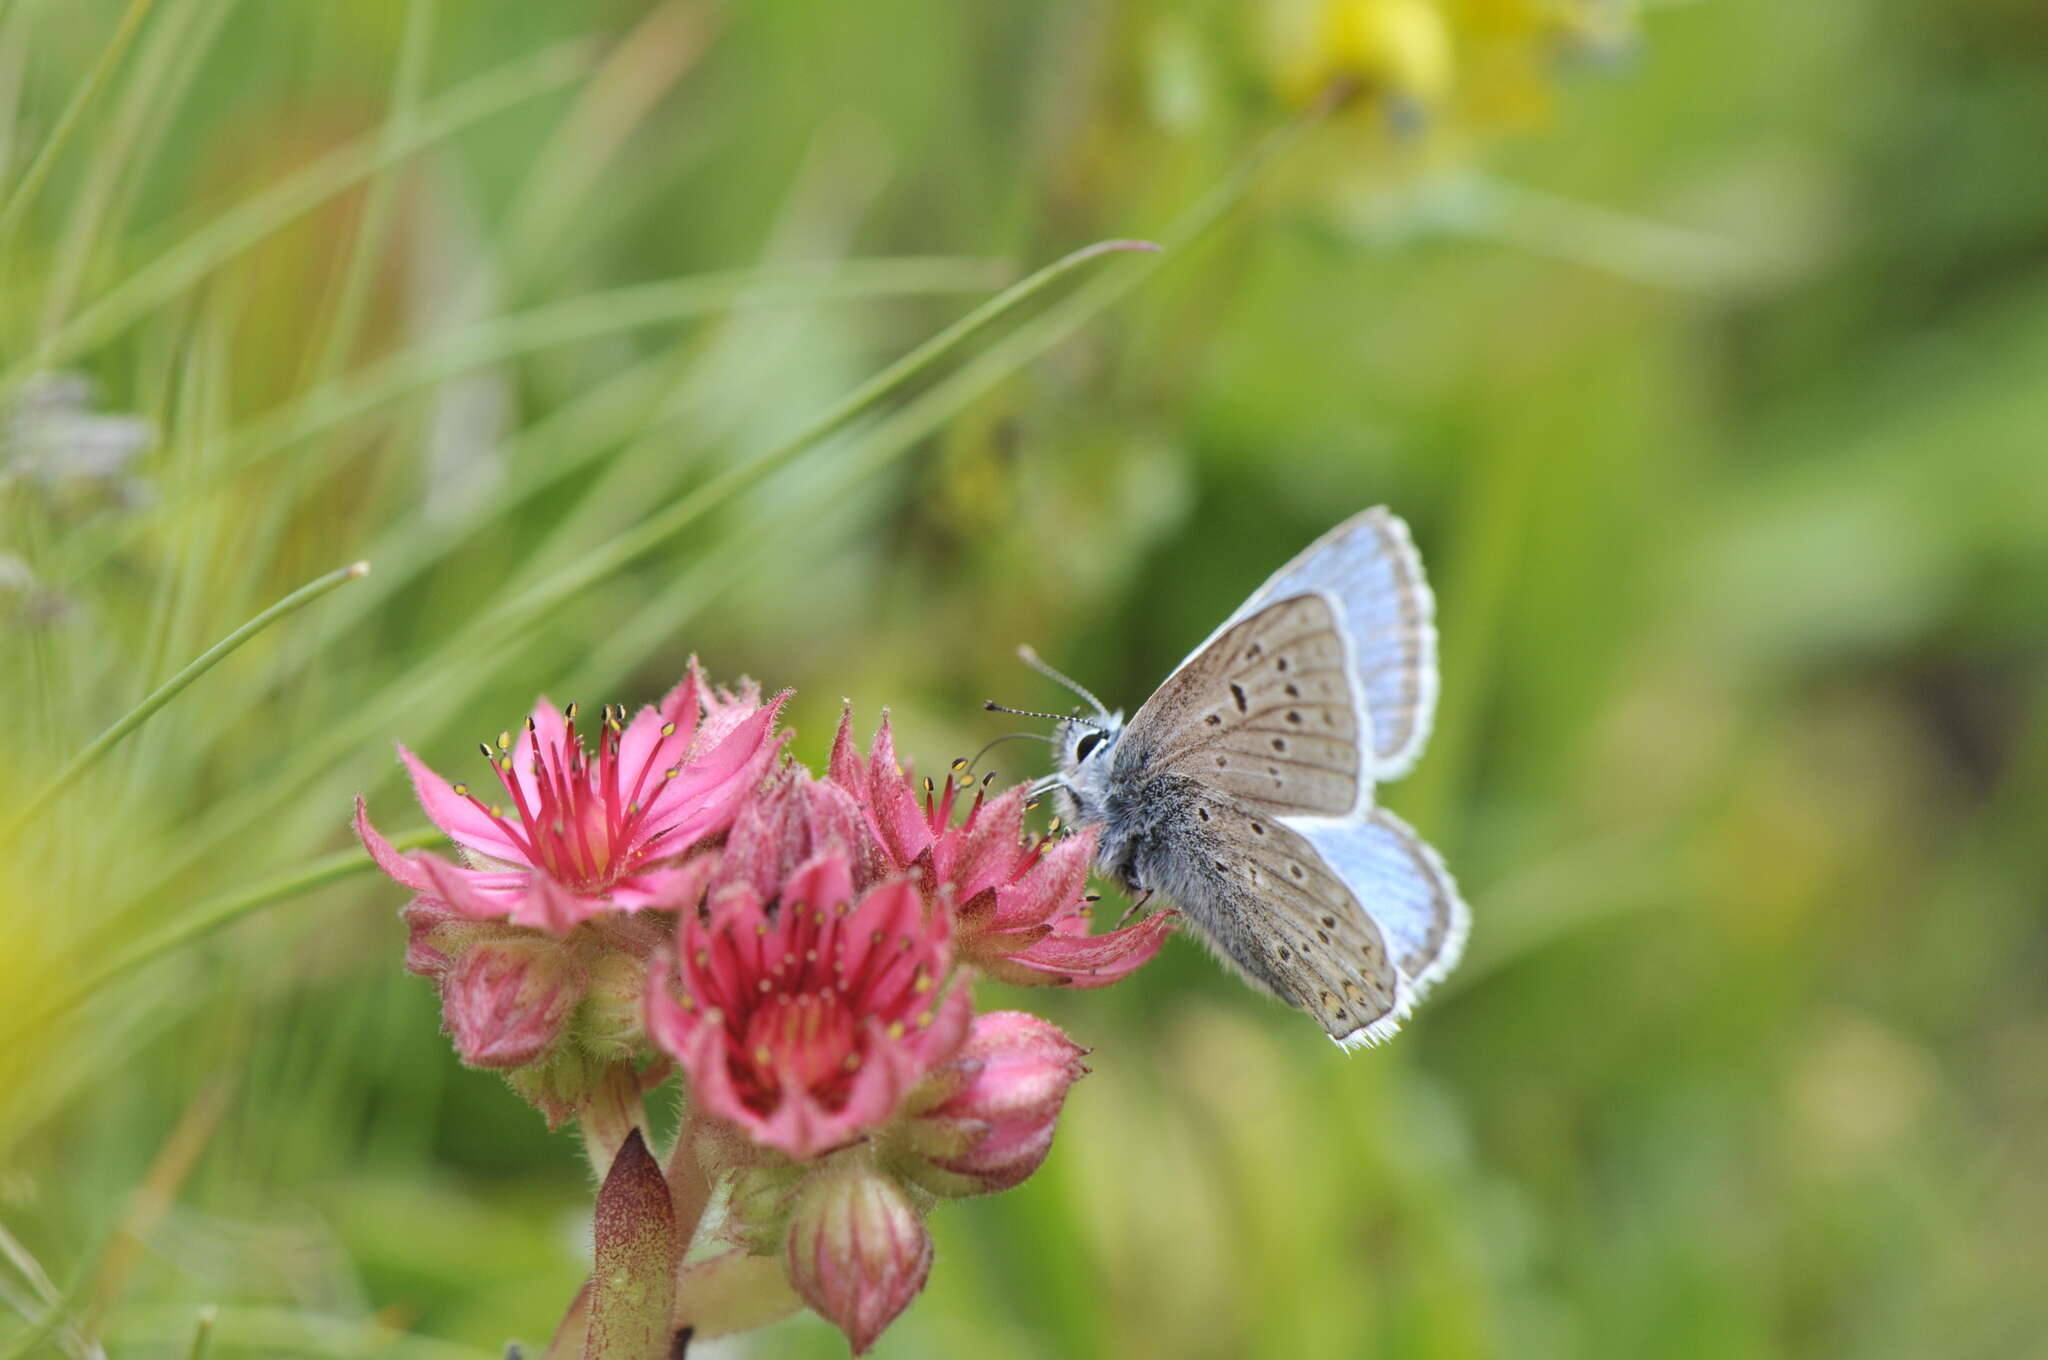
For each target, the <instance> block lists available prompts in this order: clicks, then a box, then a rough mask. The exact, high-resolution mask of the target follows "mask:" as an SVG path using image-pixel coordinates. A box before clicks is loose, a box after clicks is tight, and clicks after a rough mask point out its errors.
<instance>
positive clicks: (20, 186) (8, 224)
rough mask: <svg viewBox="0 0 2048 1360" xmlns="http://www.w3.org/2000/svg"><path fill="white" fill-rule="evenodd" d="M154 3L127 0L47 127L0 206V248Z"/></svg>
mask: <svg viewBox="0 0 2048 1360" xmlns="http://www.w3.org/2000/svg"><path fill="white" fill-rule="evenodd" d="M155 4H156V0H130V3H129V5H128V9H127V11H126V12H125V13H124V14H122V16H121V22H120V23H119V24H118V25H116V26H115V28H114V35H113V37H111V38H109V39H108V40H107V46H106V50H105V51H103V52H101V53H100V59H99V60H98V61H96V62H94V63H93V68H92V74H90V75H88V76H87V77H86V78H85V84H83V85H81V86H79V87H78V90H77V91H76V92H75V93H74V94H73V95H72V96H71V100H70V102H69V103H67V104H66V105H65V106H64V112H63V113H61V114H59V115H58V116H57V125H56V126H55V127H54V128H52V129H51V130H50V137H49V140H48V141H46V142H44V143H43V147H42V150H40V151H38V152H37V153H36V157H35V159H34V160H32V161H30V162H29V166H28V169H27V170H26V171H24V172H23V173H22V176H21V179H20V181H19V182H18V183H16V184H15V186H14V192H13V193H11V194H9V195H8V196H7V199H6V202H5V204H4V206H0V247H4V246H5V245H6V244H7V240H8V238H9V237H10V236H12V235H13V234H14V229H15V228H16V227H17V226H19V225H20V223H21V219H22V215H23V214H24V213H26V212H27V211H28V206H29V204H30V203H32V202H34V201H35V196H36V191H37V190H39V189H41V188H42V187H43V181H44V180H45V179H47V178H49V174H50V169H51V167H52V166H54V165H55V164H56V163H57V158H58V157H59V156H61V155H62V154H63V152H64V145H65V143H66V142H69V141H70V140H71V134H72V133H73V132H75V131H77V130H78V124H79V121H80V120H81V119H83V118H84V117H85V111H86V110H87V109H88V108H91V107H92V103H93V100H94V99H96V98H98V97H99V92H100V89H101V87H102V86H104V85H105V84H106V83H107V78H108V77H109V76H111V75H113V73H114V68H115V67H116V66H119V65H120V64H121V58H122V56H124V55H125V54H126V53H127V51H128V44H130V43H131V42H133V41H134V40H135V35H136V33H137V32H139V31H140V30H141V28H142V21H143V20H144V19H146V18H148V17H149V11H150V8H151V7H152V6H153V5H155Z"/></svg>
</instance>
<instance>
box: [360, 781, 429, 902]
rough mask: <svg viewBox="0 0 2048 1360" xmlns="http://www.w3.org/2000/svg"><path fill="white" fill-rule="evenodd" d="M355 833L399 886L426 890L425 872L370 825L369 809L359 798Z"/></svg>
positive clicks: (364, 847) (377, 863)
mask: <svg viewBox="0 0 2048 1360" xmlns="http://www.w3.org/2000/svg"><path fill="white" fill-rule="evenodd" d="M356 835H357V837H358V838H360V839H361V841H362V842H363V849H365V850H367V851H369V852H370V859H371V860H372V861H373V862H374V863H375V864H376V866H377V867H378V868H379V869H382V870H383V871H384V872H385V873H386V874H388V875H390V877H391V878H392V879H393V880H395V881H396V882H397V883H398V885H399V886H400V887H403V888H410V889H412V890H413V891H414V892H416V893H420V892H426V891H427V876H426V874H424V873H422V872H421V871H420V870H419V869H418V868H416V867H415V866H414V865H413V862H412V861H411V860H409V859H407V858H406V857H405V856H404V855H401V854H399V853H398V850H397V848H396V847H395V846H393V845H392V844H391V842H390V841H387V840H385V839H384V837H383V836H381V835H379V834H378V832H377V828H376V827H374V826H371V825H370V810H369V808H367V807H365V806H364V805H363V800H362V799H361V798H357V799H356Z"/></svg>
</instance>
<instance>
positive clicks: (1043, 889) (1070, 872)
mask: <svg viewBox="0 0 2048 1360" xmlns="http://www.w3.org/2000/svg"><path fill="white" fill-rule="evenodd" d="M1094 854H1095V834H1094V830H1093V828H1090V829H1089V830H1087V831H1084V832H1082V833H1081V834H1079V835H1075V836H1068V837H1067V838H1066V839H1064V840H1061V841H1059V842H1057V843H1055V844H1054V845H1053V846H1052V847H1051V848H1050V849H1048V850H1047V851H1046V852H1045V853H1044V854H1042V855H1040V856H1039V859H1038V863H1036V864H1034V865H1032V866H1031V868H1030V870H1029V871H1027V872H1026V873H1025V874H1024V876H1023V877H1022V878H1020V879H1018V880H1017V881H1016V882H1015V883H1011V884H1007V885H1005V886H1003V887H1000V888H998V889H996V911H995V915H994V916H993V917H992V918H991V919H990V924H991V925H992V926H994V927H995V928H996V929H998V930H1003V929H1010V928H1012V927H1016V926H1022V925H1036V924H1039V923H1040V922H1044V921H1050V920H1052V919H1053V918H1054V917H1056V916H1061V915H1067V914H1071V913H1072V912H1073V910H1074V908H1075V907H1077V906H1079V905H1080V903H1081V893H1082V890H1083V889H1084V888H1086V887H1087V885H1088V861H1089V860H1090V859H1091V858H1093V857H1094ZM1080 919H1085V918H1080ZM1084 928H1085V927H1084Z"/></svg>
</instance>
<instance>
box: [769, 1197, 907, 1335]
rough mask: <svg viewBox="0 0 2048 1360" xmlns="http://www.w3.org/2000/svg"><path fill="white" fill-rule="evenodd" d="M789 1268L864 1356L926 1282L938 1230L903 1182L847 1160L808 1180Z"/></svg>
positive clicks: (786, 1261) (786, 1254)
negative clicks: (933, 1229) (933, 1236)
mask: <svg viewBox="0 0 2048 1360" xmlns="http://www.w3.org/2000/svg"><path fill="white" fill-rule="evenodd" d="M783 1267H784V1269H785V1270H787V1271H788V1273H789V1282H790V1283H791V1284H792V1285H794V1286H796V1291H797V1293H798V1294H800V1295H802V1296H803V1300H804V1302H805V1303H808V1304H809V1305H810V1306H811V1307H812V1308H813V1309H815V1310H816V1311H817V1312H818V1313H819V1314H820V1315H822V1316H823V1317H824V1318H825V1319H826V1320H827V1321H829V1322H830V1323H832V1325H833V1326H835V1327H837V1328H838V1329H839V1330H840V1331H842V1332H844V1333H846V1340H847V1343H848V1344H849V1345H851V1346H852V1347H853V1353H854V1354H855V1355H862V1354H865V1353H866V1352H867V1349H868V1348H869V1347H870V1346H872V1345H874V1344H875V1340H876V1338H877V1337H879V1336H881V1334H882V1331H883V1329H884V1328H886V1327H887V1326H888V1325H889V1324H890V1323H891V1322H894V1321H895V1320H896V1316H897V1314H899V1313H901V1312H902V1311H903V1310H904V1309H905V1308H908V1307H909V1306H910V1301H911V1300H912V1299H914V1298H916V1297H917V1293H918V1291H919V1290H921V1289H923V1288H924V1283H925V1280H926V1278H927V1277H928V1276H930V1274H931V1270H932V1239H931V1234H930V1233H929V1232H927V1231H926V1230H925V1226H924V1214H923V1213H922V1212H921V1211H920V1210H919V1208H918V1206H917V1205H916V1204H914V1203H912V1202H911V1199H910V1197H909V1196H908V1195H907V1194H905V1193H904V1191H903V1188H902V1187H901V1186H899V1185H897V1184H896V1182H895V1181H893V1180H891V1179H889V1178H888V1177H887V1176H884V1175H882V1174H881V1173H879V1172H877V1171H876V1170H875V1169H874V1168H873V1167H871V1166H868V1165H866V1164H865V1163H864V1162H862V1161H859V1160H854V1159H846V1160H845V1161H844V1162H843V1164H842V1165H838V1166H834V1167H832V1168H830V1169H829V1170H826V1171H824V1172H822V1173H820V1174H818V1175H815V1176H813V1177H811V1179H810V1180H809V1181H808V1182H806V1184H805V1186H804V1188H803V1191H802V1193H801V1194H800V1196H799V1197H798V1199H797V1202H796V1208H795V1212H794V1213H792V1214H791V1216H790V1220H789V1237H788V1240H787V1243H786V1244H785V1247H784V1250H783Z"/></svg>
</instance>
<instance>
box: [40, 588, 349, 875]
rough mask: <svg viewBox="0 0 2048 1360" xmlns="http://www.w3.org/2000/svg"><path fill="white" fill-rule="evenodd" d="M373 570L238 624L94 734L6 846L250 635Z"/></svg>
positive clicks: (290, 598)
mask: <svg viewBox="0 0 2048 1360" xmlns="http://www.w3.org/2000/svg"><path fill="white" fill-rule="evenodd" d="M369 572H370V564H369V563H368V562H352V563H350V564H349V565H348V566H345V567H342V568H341V569H340V570H338V571H330V572H328V573H327V574H326V575H325V576H322V577H320V578H319V579H318V580H316V581H310V582H308V583H307V584H305V585H302V586H300V587H299V588H298V589H297V590H295V591H293V592H292V593H291V594H289V595H287V596H285V597H284V598H283V599H281V600H279V601H278V602H277V603H276V604H274V605H272V606H270V608H268V609H266V610H264V611H263V612H262V613H261V614H258V615H257V616H256V617H255V618H253V619H250V620H249V621H248V622H247V623H245V624H243V625H242V626H241V627H240V628H237V629H236V630H235V631H234V632H232V633H229V634H228V635H227V636H226V637H224V638H222V639H221V640H220V641H219V642H216V643H214V644H213V646H211V647H209V648H207V649H206V650H205V651H204V652H201V653H200V654H199V655H198V656H197V657H196V658H194V659H193V660H192V662H191V663H190V664H188V665H187V666H186V667H185V669H183V670H181V671H179V672H178V673H177V674H176V675H174V676H172V677H171V678H170V679H168V680H166V681H164V682H163V684H161V685H159V686H157V688H156V691H155V692H154V693H152V694H151V695H150V696H149V697H148V698H146V699H144V700H143V701H142V702H141V703H139V704H137V705H136V706H135V707H134V708H131V709H129V710H128V712H127V713H125V714H123V715H122V716H121V718H120V719H119V720H118V721H117V722H115V723H114V725H113V726H112V727H109V728H108V729H107V730H106V731H104V732H102V733H100V734H99V735H98V736H97V737H94V738H93V739H92V741H91V742H90V743H89V744H88V745H87V746H86V748H85V749H84V750H82V751H80V752H79V753H78V754H77V755H75V756H73V757H71V759H70V761H69V762H68V763H67V764H66V765H65V766H64V768H63V769H61V770H59V771H58V772H57V774H56V777H55V778H53V779H51V780H50V782H49V783H47V784H45V785H44V786H43V788H42V790H41V792H39V793H37V794H36V795H35V797H33V798H31V799H29V801H28V806H26V807H24V808H23V809H22V810H21V811H20V812H19V813H17V814H16V815H15V817H14V820H13V821H11V822H9V823H8V824H7V827H6V829H5V830H4V831H0V845H6V844H8V843H10V842H11V841H13V840H14V838H15V837H16V836H17V835H19V834H20V832H21V830H22V828H24V827H26V826H27V825H28V824H29V823H30V822H32V821H34V820H35V818H36V817H37V816H38V815H40V814H41V812H42V811H43V809H45V808H47V807H48V806H49V805H50V804H51V803H53V802H55V801H56V800H57V798H58V797H60V796H61V795H62V794H63V793H64V791H65V790H66V789H68V788H70V787H71V786H72V785H73V784H76V783H77V782H78V781H79V780H80V779H81V778H82V777H84V775H85V772H86V771H87V770H89V769H91V768H92V767H93V766H94V765H95V764H96V763H98V761H99V759H100V757H102V756H104V755H105V754H106V753H107V752H109V751H111V750H113V749H114V747H115V746H117V745H119V744H120V742H121V740H122V739H123V738H124V737H126V736H127V735H128V734H129V733H131V732H133V731H134V730H135V729H136V728H138V727H140V726H142V724H144V723H145V722H148V721H149V720H150V718H151V717H153V716H154V715H155V714H156V711H157V710H158V709H160V708H162V707H163V706H164V705H165V704H167V703H169V702H170V701H171V700H173V699H175V698H177V697H178V695H179V693H180V692H181V691H183V690H184V688H185V687H186V686H187V685H189V684H191V683H192V682H193V681H194V680H197V679H198V678H199V677H200V676H202V675H204V674H206V673H207V672H208V671H210V670H212V669H213V668H214V667H215V666H216V665H218V664H219V663H220V662H221V661H222V660H224V659H225V658H226V657H227V655H228V654H229V653H230V652H233V651H234V650H235V649H236V648H238V647H240V646H241V645H242V644H243V643H245V642H247V641H248V640H249V639H250V638H253V637H255V636H256V635H257V634H258V633H260V632H262V631H263V630H264V629H266V628H268V627H269V626H270V625H271V624H273V623H276V622H277V621H278V620H279V619H281V618H283V617H285V616H286V615H287V614H293V613H296V612H298V611H299V610H301V609H303V608H305V607H306V606H307V605H309V604H311V603H312V602H313V601H315V600H317V599H319V598H320V597H321V596H322V595H325V594H327V592H329V591H331V590H333V589H335V588H336V587H337V586H342V585H346V584H348V583H349V582H350V581H359V580H361V579H362V578H363V577H365V576H367V575H369Z"/></svg>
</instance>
